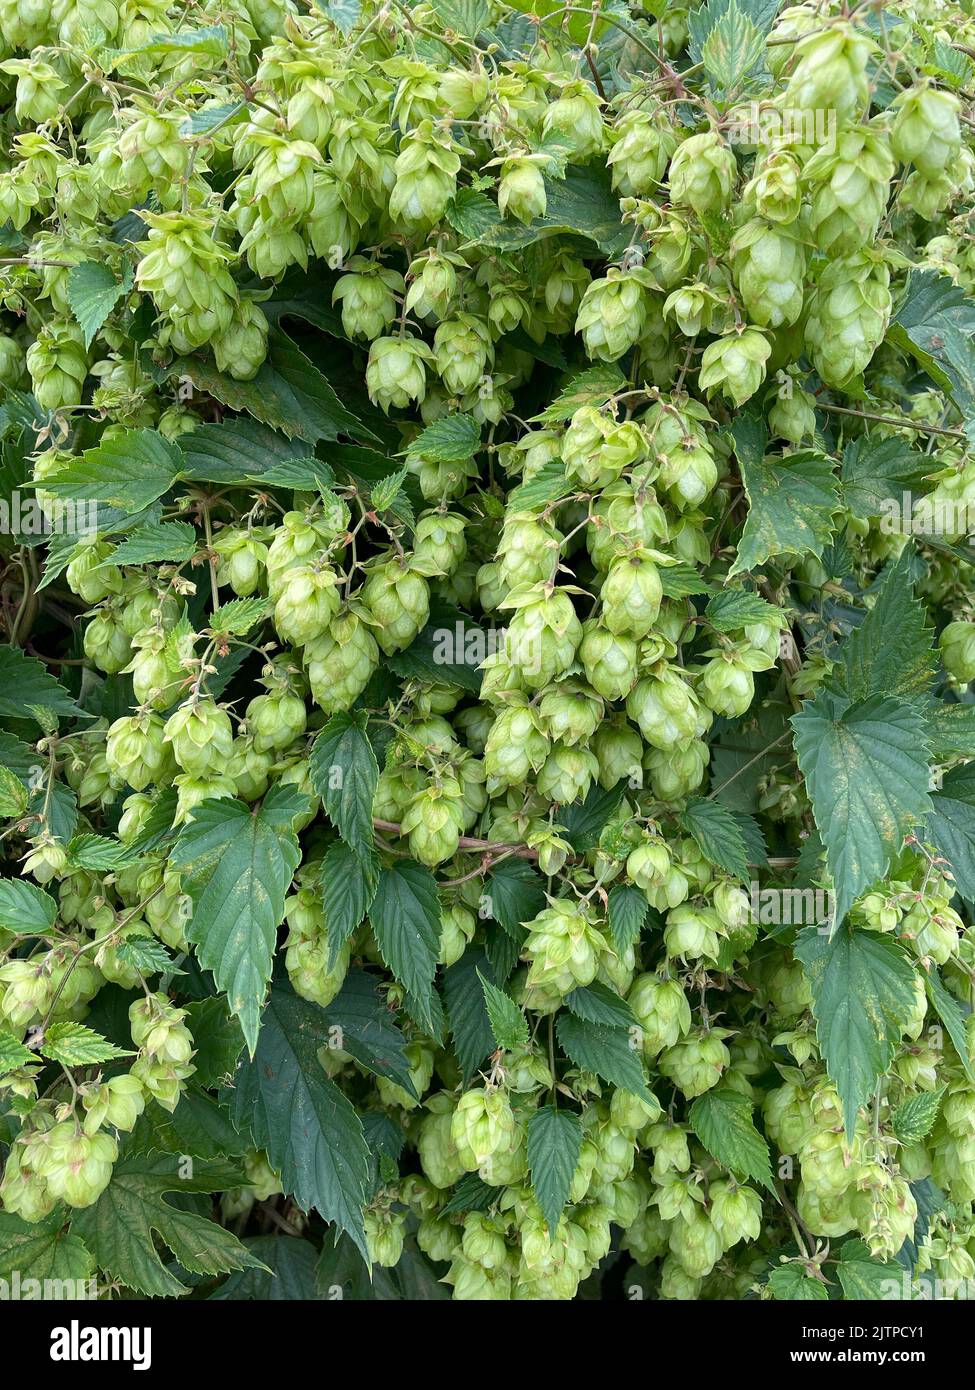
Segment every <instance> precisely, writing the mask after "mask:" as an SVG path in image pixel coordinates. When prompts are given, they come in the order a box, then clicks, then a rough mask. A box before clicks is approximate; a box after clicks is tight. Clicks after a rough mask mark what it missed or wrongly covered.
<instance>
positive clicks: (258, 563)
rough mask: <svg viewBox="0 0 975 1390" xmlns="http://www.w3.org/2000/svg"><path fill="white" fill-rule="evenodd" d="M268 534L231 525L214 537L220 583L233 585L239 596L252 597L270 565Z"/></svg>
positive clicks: (232, 587) (218, 580)
mask: <svg viewBox="0 0 975 1390" xmlns="http://www.w3.org/2000/svg"><path fill="white" fill-rule="evenodd" d="M267 534H269V533H267V532H261V531H260V530H259V529H258V530H257V531H256V532H255V531H241V530H238V529H237V527H235V526H228V527H227V529H226V530H225V531H221V532H220V534H219V535H218V536H216V537H215V539H214V542H213V550H214V551H215V553H216V555H217V583H218V584H220V585H224V584H227V585H229V586H230V588H231V589H233V591H234V593H235V594H236V595H237V596H238V598H249V597H250V596H251V594H254V593H256V592H257V590H258V588H259V587H260V584H261V580H262V578H263V576H264V572H265V569H266V567H267V545H266V544H265V539H266V536H267Z"/></svg>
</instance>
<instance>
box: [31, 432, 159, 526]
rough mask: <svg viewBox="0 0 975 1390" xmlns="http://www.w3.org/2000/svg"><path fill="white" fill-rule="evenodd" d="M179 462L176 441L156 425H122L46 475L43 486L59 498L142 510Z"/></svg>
mask: <svg viewBox="0 0 975 1390" xmlns="http://www.w3.org/2000/svg"><path fill="white" fill-rule="evenodd" d="M182 465H183V455H182V453H181V452H180V449H179V447H178V445H176V444H173V443H172V441H171V440H168V439H166V438H164V437H163V435H161V434H159V433H158V432H157V431H156V430H149V429H128V430H121V431H120V432H119V433H118V434H116V435H113V436H112V438H111V439H107V440H104V441H103V442H102V443H101V444H98V445H96V446H95V447H94V448H93V449H86V450H85V452H84V453H83V454H82V455H81V456H80V457H79V458H75V459H72V460H71V462H70V463H68V464H67V465H66V466H65V467H64V468H62V469H61V470H60V471H59V472H58V473H57V474H56V476H54V477H53V478H45V479H44V491H45V492H49V493H50V494H51V495H52V496H53V497H57V498H60V499H61V500H64V501H71V502H99V503H107V504H108V505H109V506H112V507H117V508H119V510H120V511H122V512H126V513H134V512H141V511H143V510H144V508H146V507H148V506H150V505H151V504H152V503H153V502H155V501H156V500H157V499H158V498H160V497H162V496H163V494H164V493H166V492H168V491H169V489H170V488H171V487H172V486H173V483H174V482H175V481H176V479H177V478H178V477H179V474H180V470H181V468H182Z"/></svg>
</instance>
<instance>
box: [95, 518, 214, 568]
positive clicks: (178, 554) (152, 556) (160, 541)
mask: <svg viewBox="0 0 975 1390" xmlns="http://www.w3.org/2000/svg"><path fill="white" fill-rule="evenodd" d="M196 547H197V539H196V531H195V530H194V529H193V527H192V526H190V525H189V523H188V522H185V521H154V522H147V523H146V524H145V525H144V526H137V527H136V529H135V530H134V531H133V532H132V534H131V536H128V537H127V538H126V539H125V540H124V541H122V543H121V544H120V545H117V546H116V547H115V549H114V550H113V551H112V553H111V555H110V556H109V557H108V559H107V560H106V561H105V563H106V565H147V564H157V563H160V562H162V561H169V563H171V564H181V563H182V562H183V561H184V560H188V559H189V558H190V557H191V556H192V555H193V554H194V552H195V551H196Z"/></svg>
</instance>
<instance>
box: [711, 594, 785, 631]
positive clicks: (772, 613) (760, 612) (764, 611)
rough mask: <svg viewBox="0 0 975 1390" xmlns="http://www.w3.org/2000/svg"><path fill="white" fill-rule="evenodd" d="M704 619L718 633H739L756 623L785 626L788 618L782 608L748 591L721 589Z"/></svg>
mask: <svg viewBox="0 0 975 1390" xmlns="http://www.w3.org/2000/svg"><path fill="white" fill-rule="evenodd" d="M704 616H705V617H706V618H707V620H708V622H709V623H710V624H711V626H712V627H713V628H716V629H717V631H718V632H738V631H740V630H741V629H742V628H744V627H749V626H751V624H752V623H768V624H771V625H772V626H774V627H784V626H786V624H787V623H788V618H787V617H786V615H785V614H784V613H783V612H782V609H781V608H776V606H775V604H774V603H769V602H768V601H767V600H766V599H764V598H761V597H760V596H759V595H758V594H752V593H749V592H748V590H747V589H719V590H718V592H717V593H716V594H713V595H712V596H711V598H710V599H709V600H708V605H707V607H706V608H705V610H704Z"/></svg>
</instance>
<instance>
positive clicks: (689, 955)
mask: <svg viewBox="0 0 975 1390" xmlns="http://www.w3.org/2000/svg"><path fill="white" fill-rule="evenodd" d="M725 934H726V931H725V926H724V923H723V922H722V921H721V918H720V917H719V916H718V914H717V913H716V912H715V911H714V910H713V908H710V907H695V906H694V905H692V904H691V903H684V904H683V905H682V906H679V907H674V908H672V909H671V910H670V912H668V914H667V925H666V927H665V928H664V947H665V949H666V951H667V955H668V956H669V957H670V958H671V959H672V960H673V959H680V960H683V961H692V960H702V959H703V960H716V959H717V956H718V951H719V949H720V945H721V938H722V937H723V936H724V935H725Z"/></svg>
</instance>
